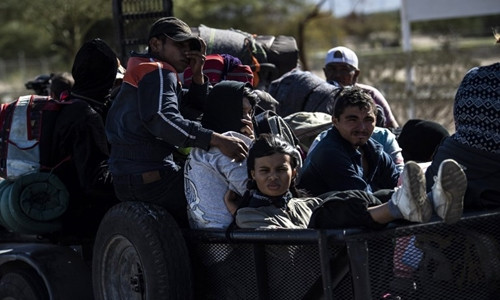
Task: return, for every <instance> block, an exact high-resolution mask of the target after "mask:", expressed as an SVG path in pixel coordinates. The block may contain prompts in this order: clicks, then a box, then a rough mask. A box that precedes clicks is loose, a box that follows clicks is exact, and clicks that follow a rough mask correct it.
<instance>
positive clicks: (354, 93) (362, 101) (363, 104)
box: [330, 86, 377, 119]
mask: <svg viewBox="0 0 500 300" xmlns="http://www.w3.org/2000/svg"><path fill="white" fill-rule="evenodd" d="M349 106H357V107H359V108H360V109H369V110H371V111H372V112H373V114H374V115H377V108H376V106H375V102H374V101H373V99H372V97H371V96H370V94H368V93H367V92H365V91H364V90H363V89H361V88H359V87H356V86H353V87H347V88H343V89H342V90H341V91H340V92H339V93H338V94H337V95H336V96H335V100H334V102H333V105H332V106H331V108H330V113H331V114H332V117H334V118H337V119H338V118H340V115H342V113H343V112H344V110H345V109H346V107H349Z"/></svg>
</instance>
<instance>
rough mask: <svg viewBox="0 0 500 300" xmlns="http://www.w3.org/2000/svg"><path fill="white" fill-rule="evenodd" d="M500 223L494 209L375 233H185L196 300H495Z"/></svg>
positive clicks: (394, 225)
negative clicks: (451, 220) (450, 220)
mask: <svg viewBox="0 0 500 300" xmlns="http://www.w3.org/2000/svg"><path fill="white" fill-rule="evenodd" d="M499 226H500V211H492V212H469V213H465V214H464V216H463V217H462V219H461V220H460V221H459V222H458V223H456V224H453V225H448V224H445V223H443V222H442V221H440V220H438V219H437V217H436V219H433V220H432V221H431V222H429V223H425V224H414V223H408V222H398V223H391V224H389V225H388V226H387V228H385V229H383V230H377V231H368V230H363V229H361V228H349V229H338V230H313V229H310V230H309V229H306V230H240V229H236V230H230V231H227V232H226V231H224V230H188V231H185V232H184V234H185V237H186V240H187V242H188V248H189V249H190V250H191V259H192V265H193V268H194V269H195V272H194V273H195V277H196V278H195V280H194V282H195V287H196V296H197V298H199V299H398V298H396V296H400V297H401V299H497V298H496V297H498V295H499V291H500V245H499V242H500V230H499ZM410 240H413V241H414V243H410V244H411V245H414V247H412V246H411V245H410V246H408V245H407V243H408V242H409V241H410ZM391 297H392V298H391Z"/></svg>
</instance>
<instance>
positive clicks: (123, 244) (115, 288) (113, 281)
mask: <svg viewBox="0 0 500 300" xmlns="http://www.w3.org/2000/svg"><path fill="white" fill-rule="evenodd" d="M101 285H102V286H101V287H102V291H103V295H104V299H131V300H134V299H145V295H144V294H145V289H144V280H143V270H142V263H141V259H140V257H139V254H138V253H137V250H136V249H135V247H134V246H133V244H132V243H131V242H130V241H129V240H128V239H127V238H126V237H124V236H122V235H115V236H113V237H112V238H111V239H110V240H109V243H108V246H107V247H106V249H105V252H104V256H103V260H102V270H101Z"/></svg>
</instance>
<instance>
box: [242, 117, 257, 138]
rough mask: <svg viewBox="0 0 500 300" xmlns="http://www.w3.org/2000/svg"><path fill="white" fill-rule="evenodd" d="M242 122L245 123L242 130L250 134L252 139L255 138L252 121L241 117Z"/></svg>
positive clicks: (247, 134)
mask: <svg viewBox="0 0 500 300" xmlns="http://www.w3.org/2000/svg"><path fill="white" fill-rule="evenodd" d="M241 123H243V124H245V126H243V127H241V129H240V132H241V133H243V134H244V135H246V136H248V137H249V138H251V139H252V140H253V139H255V135H254V132H253V123H252V121H250V120H247V119H241Z"/></svg>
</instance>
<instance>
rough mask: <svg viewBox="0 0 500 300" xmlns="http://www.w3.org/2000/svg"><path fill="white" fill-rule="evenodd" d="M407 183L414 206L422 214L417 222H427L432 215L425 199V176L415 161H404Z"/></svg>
mask: <svg viewBox="0 0 500 300" xmlns="http://www.w3.org/2000/svg"><path fill="white" fill-rule="evenodd" d="M405 167H406V172H407V173H408V174H407V176H408V177H407V179H409V180H407V183H409V184H410V193H411V197H412V199H414V203H415V208H416V209H417V210H418V214H419V215H420V216H422V219H421V220H418V221H419V222H428V221H429V220H430V219H431V217H432V209H431V208H430V203H429V202H428V200H427V192H426V190H425V176H424V173H423V171H422V168H421V167H420V166H419V165H418V164H417V163H415V162H413V161H409V162H407V163H406V166H405Z"/></svg>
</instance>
